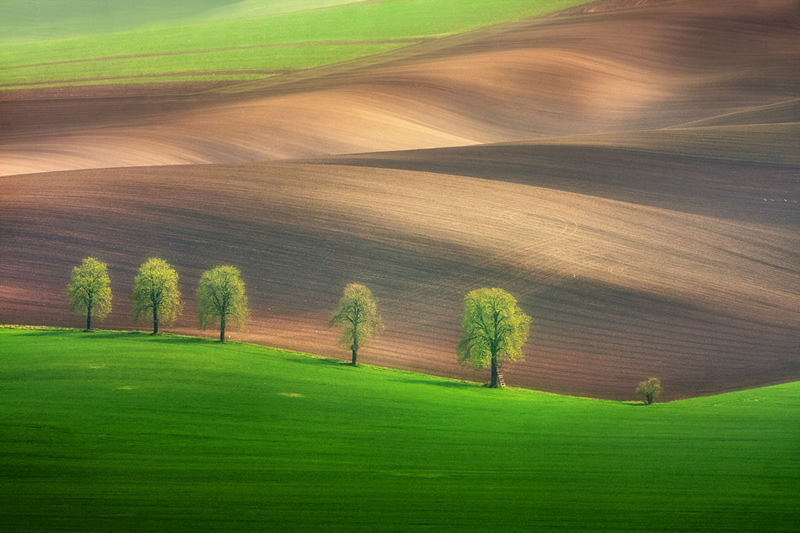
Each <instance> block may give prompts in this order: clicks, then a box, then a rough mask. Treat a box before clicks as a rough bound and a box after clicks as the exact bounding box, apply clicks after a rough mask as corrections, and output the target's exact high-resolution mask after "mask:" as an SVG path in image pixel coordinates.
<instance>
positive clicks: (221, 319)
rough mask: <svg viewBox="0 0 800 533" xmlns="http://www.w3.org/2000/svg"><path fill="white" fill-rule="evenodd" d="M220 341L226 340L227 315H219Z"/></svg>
mask: <svg viewBox="0 0 800 533" xmlns="http://www.w3.org/2000/svg"><path fill="white" fill-rule="evenodd" d="M219 342H225V315H222V316H221V317H219Z"/></svg>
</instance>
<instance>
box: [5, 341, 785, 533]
mask: <svg viewBox="0 0 800 533" xmlns="http://www.w3.org/2000/svg"><path fill="white" fill-rule="evenodd" d="M0 345H1V346H3V348H4V350H3V351H2V354H0V358H1V360H2V365H3V366H2V368H3V372H2V373H1V374H0V384H2V390H3V394H2V395H0V429H2V431H0V469H2V472H3V475H2V476H0V489H2V492H3V498H2V499H0V520H2V522H3V524H4V526H5V529H9V530H13V531H14V532H15V533H23V532H27V531H32V532H39V531H65V530H80V531H82V532H87V533H88V532H93V531H99V532H107V531H118V532H124V531H137V532H138V531H144V530H146V531H170V532H171V531H232V532H239V531H242V530H243V529H247V530H252V531H320V530H324V531H342V532H347V533H353V532H361V531H363V532H370V533H372V532H376V531H417V530H422V529H430V530H435V531H445V532H459V533H461V532H471V531H486V524H487V523H493V524H494V525H493V526H492V530H493V531H521V530H525V531H529V530H532V529H533V530H545V531H554V530H559V529H563V528H564V527H565V526H567V529H568V530H569V531H574V532H591V533H596V532H598V531H607V532H614V533H626V532H640V531H641V530H642V527H641V520H640V517H641V516H643V515H646V516H648V517H649V518H648V519H649V520H650V521H651V522H656V523H658V530H659V531H661V532H665V533H666V532H675V533H678V532H685V531H687V530H690V531H693V532H697V533H711V532H717V533H731V532H742V533H744V532H750V531H763V530H769V531H775V532H784V531H786V532H794V531H795V530H796V524H797V522H798V519H800V510H799V509H798V508H797V505H796V503H797V494H798V492H799V491H800V476H798V472H800V456H798V454H797V453H796V451H797V443H798V441H800V426H798V425H797V424H796V421H797V417H798V414H800V413H798V410H799V409H800V383H787V384H783V385H779V386H775V387H767V388H759V389H755V390H747V391H741V392H735V393H730V394H725V395H719V396H712V397H707V398H694V399H690V400H686V401H681V402H674V403H667V404H656V405H652V406H649V407H646V408H645V407H642V406H641V405H634V404H631V403H621V402H601V401H593V400H589V399H583V398H570V397H564V396H557V395H552V394H544V393H541V392H534V391H527V390H489V389H484V388H482V387H480V386H477V385H476V384H474V383H462V382H458V381H451V380H444V379H437V378H435V377H432V376H427V375H422V374H418V373H412V372H399V371H392V370H387V369H385V368H379V367H372V366H366V365H360V367H359V368H352V367H350V366H349V365H344V364H337V363H336V362H335V361H331V360H328V359H321V358H312V357H310V356H308V355H304V354H298V353H296V352H283V351H278V350H274V349H270V348H264V347H258V346H252V345H246V344H239V343H228V344H226V345H220V344H219V343H215V342H211V341H203V340H199V339H194V338H186V337H176V336H171V335H161V336H159V337H152V336H150V335H148V334H135V333H119V332H101V331H98V332H94V333H92V334H89V335H87V334H84V333H82V332H80V331H76V330H72V331H57V330H41V331H30V330H8V329H2V328H0ZM654 480H655V482H654ZM489 491H491V492H493V493H495V494H502V495H503V497H502V504H501V505H500V506H498V502H497V500H498V498H487V492H489ZM347 502H356V504H354V505H347V504H346V503H347ZM564 502H569V505H564ZM720 509H725V512H720ZM499 512H500V514H501V515H502V517H501V518H499V517H498V513H499ZM709 516H714V519H713V520H709V518H708V517H709Z"/></svg>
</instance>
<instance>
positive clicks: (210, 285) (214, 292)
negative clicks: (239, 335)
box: [197, 265, 250, 342]
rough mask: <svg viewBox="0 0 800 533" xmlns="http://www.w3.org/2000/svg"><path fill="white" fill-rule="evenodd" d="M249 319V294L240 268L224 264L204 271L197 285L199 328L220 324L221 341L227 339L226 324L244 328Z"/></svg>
mask: <svg viewBox="0 0 800 533" xmlns="http://www.w3.org/2000/svg"><path fill="white" fill-rule="evenodd" d="M249 318H250V310H249V309H248V307H247V295H246V294H245V290H244V282H243V281H242V279H241V273H240V272H239V269H238V268H236V267H233V266H230V265H223V266H218V267H216V268H213V269H211V270H207V271H205V272H203V275H202V276H200V284H199V286H198V288H197V321H198V323H199V325H200V329H206V327H208V326H209V325H210V324H212V323H214V324H216V323H219V326H220V333H219V340H220V342H225V328H226V326H227V324H229V323H230V324H233V325H234V326H236V327H237V328H239V329H241V328H243V327H244V325H245V324H246V323H247V320H248V319H249Z"/></svg>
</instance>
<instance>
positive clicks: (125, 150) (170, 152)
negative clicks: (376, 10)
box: [0, 0, 800, 174]
mask: <svg viewBox="0 0 800 533" xmlns="http://www.w3.org/2000/svg"><path fill="white" fill-rule="evenodd" d="M799 21H800V14H798V9H797V4H796V2H785V1H778V0H776V1H771V2H760V3H757V4H753V3H752V2H745V1H733V2H732V1H712V2H688V3H668V4H666V5H655V6H651V7H642V8H638V9H630V10H624V11H619V12H611V13H599V14H590V15H581V16H573V17H562V18H550V19H532V20H530V21H526V22H523V23H517V24H511V25H505V26H500V27H494V28H490V29H488V30H484V31H481V32H476V33H473V34H469V35H462V36H457V37H453V38H450V39H442V40H438V41H434V42H430V43H423V44H420V45H418V46H415V47H409V48H407V49H404V50H402V51H398V52H396V53H390V54H386V55H384V56H381V57H380V58H370V59H368V60H365V61H357V62H353V63H352V64H349V65H344V66H337V67H334V68H330V69H319V70H315V71H311V72H303V73H299V74H297V75H287V76H280V77H278V78H277V79H275V80H266V81H264V82H256V83H252V84H243V85H240V86H236V87H232V88H229V89H225V90H217V91H212V92H209V93H205V94H202V95H195V96H179V97H175V96H169V95H168V94H167V95H164V96H158V95H148V96H139V97H135V98H129V97H120V96H113V95H112V96H107V94H108V93H107V91H108V90H107V89H105V90H104V91H103V94H104V95H106V96H103V97H102V98H93V97H92V92H91V90H83V91H81V92H80V93H78V96H77V97H74V96H70V95H71V94H74V93H70V92H69V91H67V92H66V93H65V94H66V95H67V97H66V98H58V97H55V98H51V97H53V96H57V95H53V94H50V95H48V94H47V93H44V97H43V99H36V97H31V98H30V99H25V100H6V101H4V102H0V105H1V106H2V108H0V116H2V123H0V131H2V133H0V143H1V144H0V150H2V151H0V173H2V174H13V173H22V172H36V171H47V170H60V169H77V168H91V167H112V166H121V165H125V166H127V165H153V164H171V163H176V164H177V163H231V162H249V161H261V160H265V159H283V158H293V157H312V156H319V155H326V154H340V153H348V152H369V151H377V150H398V149H412V148H425V147H437V146H454V145H469V144H477V143H487V142H499V141H513V140H521V139H528V138H532V137H537V136H553V135H567V134H577V133H592V132H603V131H623V130H638V129H653V128H659V127H664V126H672V125H678V124H684V123H688V122H693V121H698V120H703V119H707V118H709V117H713V116H719V115H724V114H731V113H736V112H739V111H742V110H745V109H752V108H753V107H755V106H770V105H777V104H780V103H781V102H787V101H790V100H796V98H797V96H798V87H800V70H798V69H797V68H796V67H797V65H798V64H800V31H798V28H800V24H799V23H798V22H799ZM0 98H10V97H4V96H0ZM747 120H752V117H747ZM773 120H774V119H773Z"/></svg>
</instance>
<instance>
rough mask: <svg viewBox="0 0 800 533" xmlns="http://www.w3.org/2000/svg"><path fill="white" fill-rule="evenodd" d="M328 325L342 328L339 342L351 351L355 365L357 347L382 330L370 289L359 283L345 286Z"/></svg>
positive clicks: (381, 322)
mask: <svg viewBox="0 0 800 533" xmlns="http://www.w3.org/2000/svg"><path fill="white" fill-rule="evenodd" d="M329 325H330V326H331V327H335V326H336V327H341V328H342V336H341V337H340V339H339V344H340V346H341V347H342V348H344V349H346V350H350V351H351V352H352V355H353V359H352V365H353V366H356V364H358V363H357V360H358V349H359V348H360V347H362V346H364V345H365V344H366V343H367V342H368V341H369V339H370V338H371V337H372V336H374V335H378V334H380V333H381V331H383V321H382V320H381V317H380V315H379V314H378V305H377V303H376V301H375V298H374V297H373V296H372V291H370V290H369V288H368V287H366V286H364V285H361V284H359V283H351V284H349V285H348V286H347V287H345V288H344V293H343V294H342V298H341V299H340V300H339V305H338V307H337V308H336V309H335V310H334V311H333V313H332V314H331V319H330V322H329Z"/></svg>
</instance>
